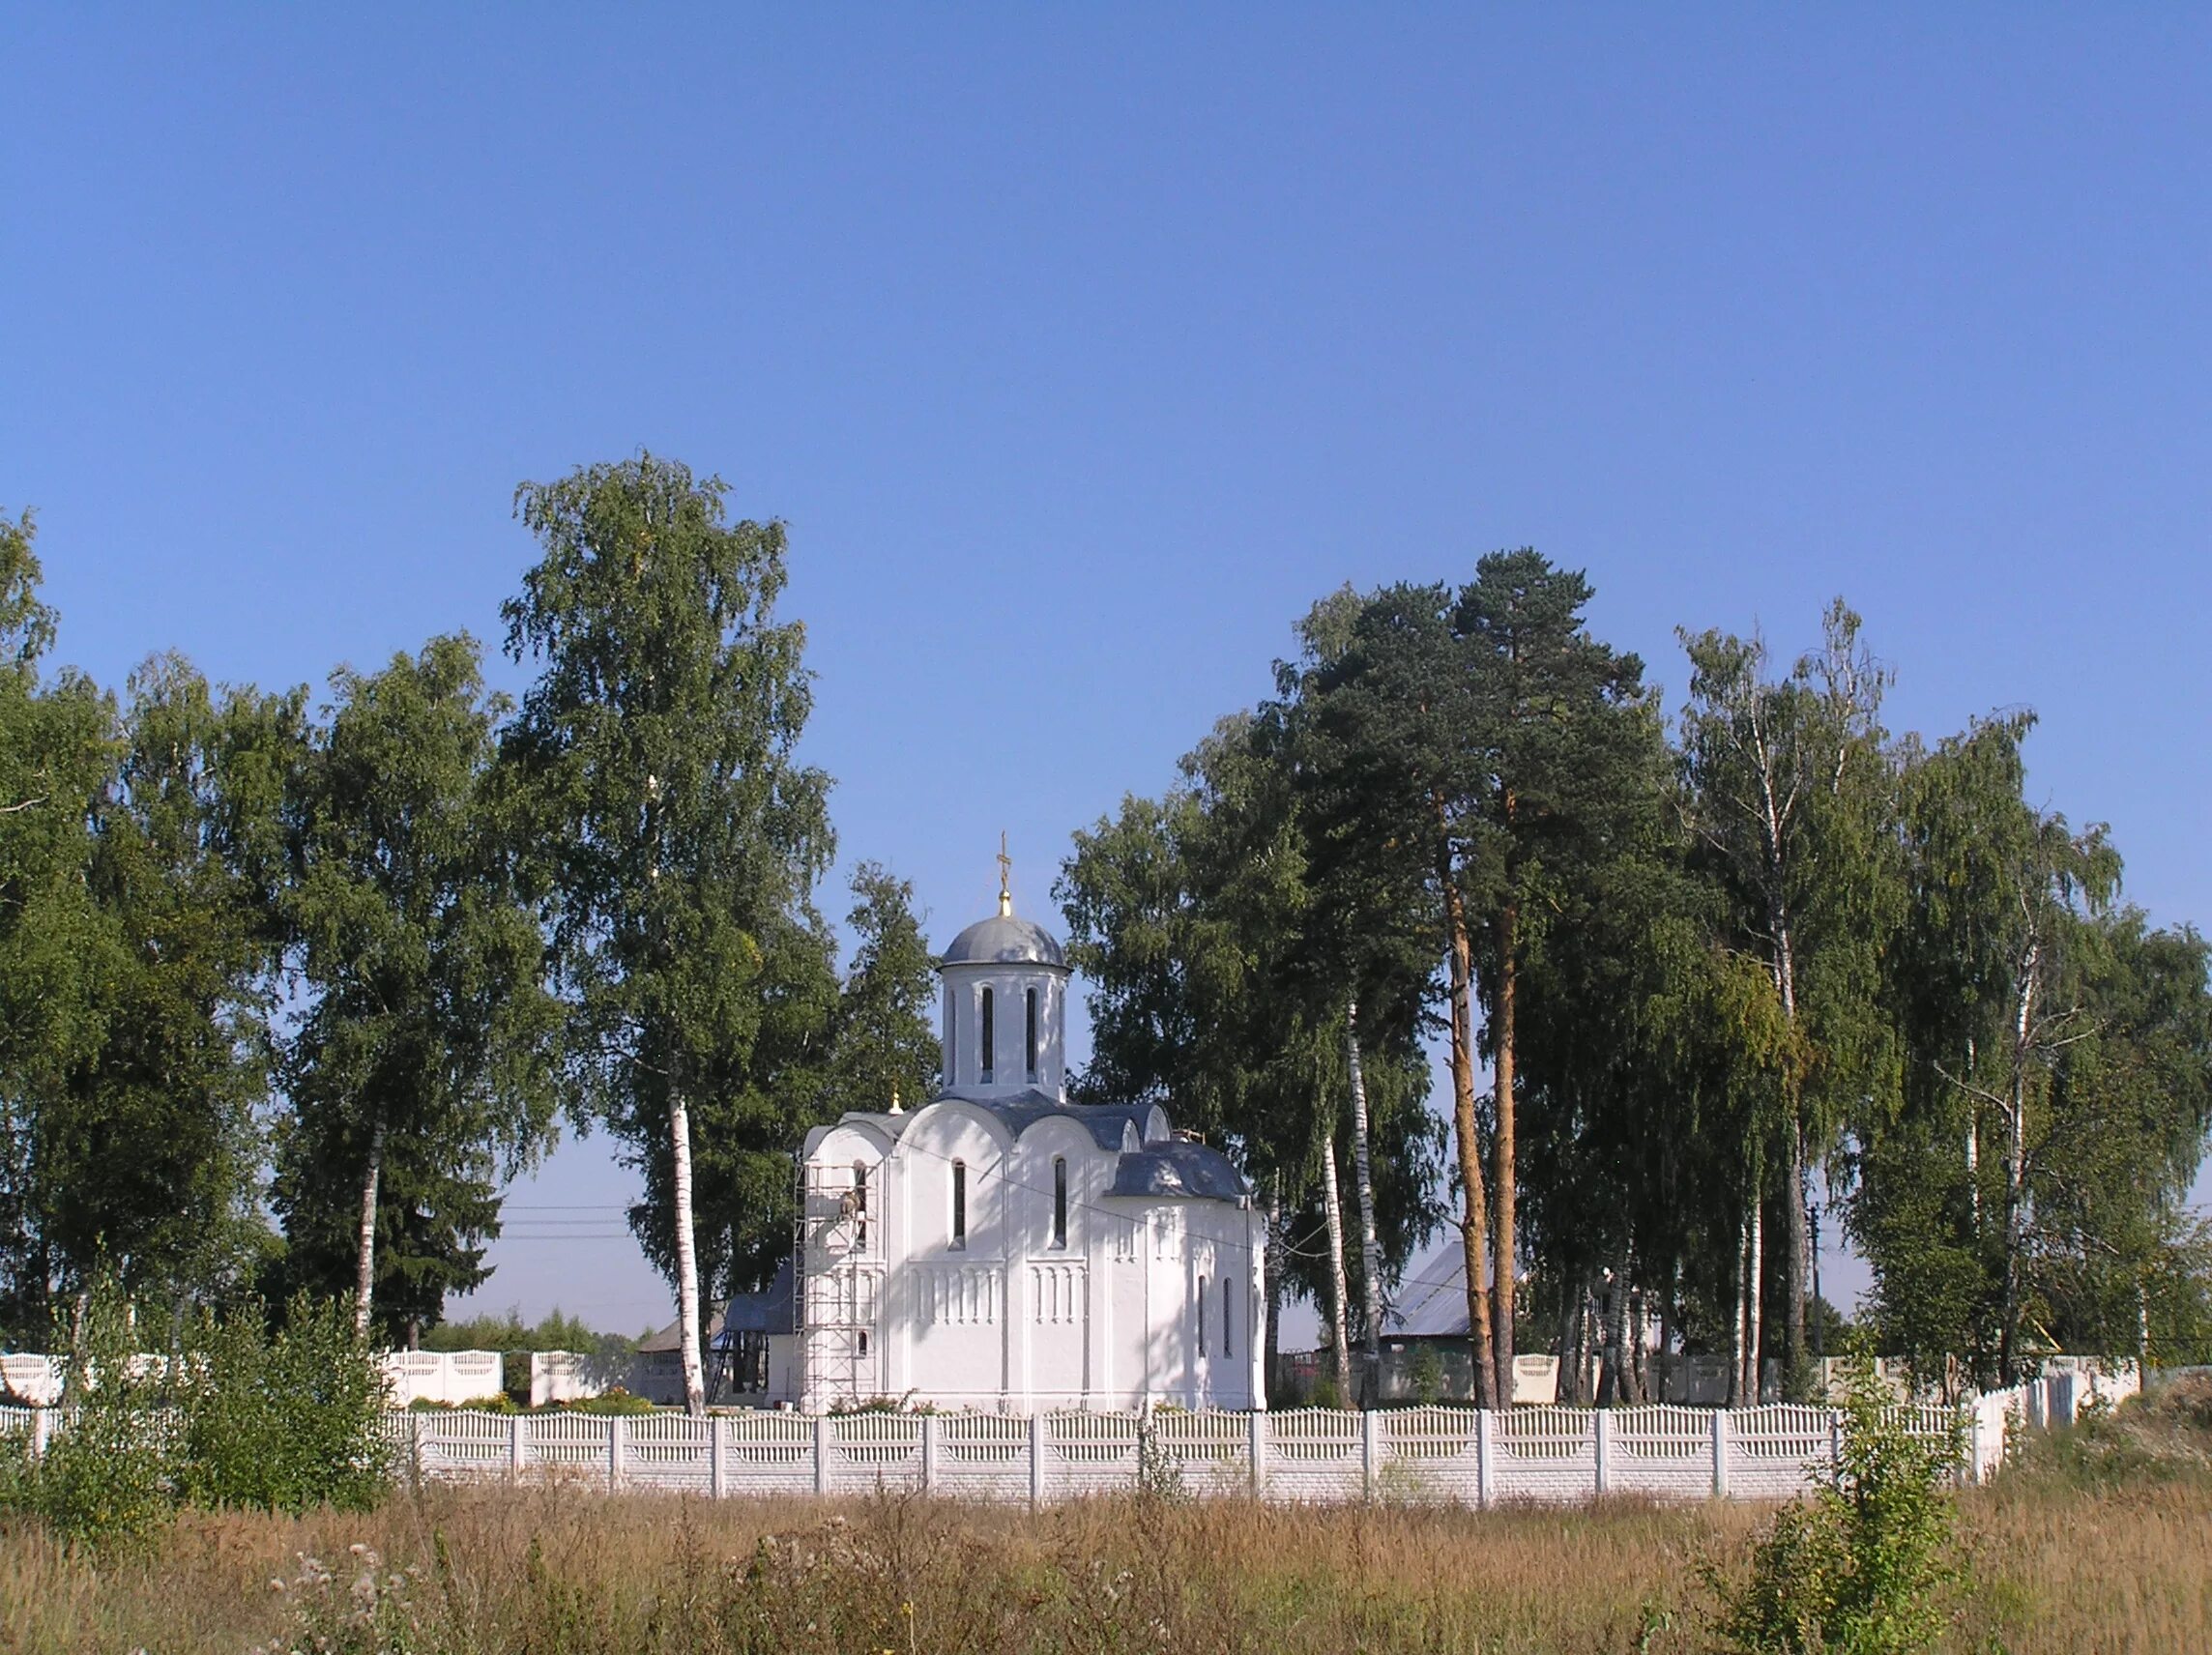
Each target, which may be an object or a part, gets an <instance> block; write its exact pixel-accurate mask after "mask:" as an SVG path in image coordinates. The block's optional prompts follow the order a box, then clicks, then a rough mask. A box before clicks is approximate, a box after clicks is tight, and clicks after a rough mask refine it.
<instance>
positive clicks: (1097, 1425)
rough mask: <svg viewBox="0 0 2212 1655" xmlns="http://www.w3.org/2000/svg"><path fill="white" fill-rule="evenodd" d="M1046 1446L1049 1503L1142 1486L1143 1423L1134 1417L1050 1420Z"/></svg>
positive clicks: (1099, 1415)
mask: <svg viewBox="0 0 2212 1655" xmlns="http://www.w3.org/2000/svg"><path fill="white" fill-rule="evenodd" d="M1044 1440H1045V1466H1044V1493H1045V1495H1047V1497H1051V1498H1065V1497H1067V1496H1069V1495H1101V1494H1111V1493H1119V1492H1121V1491H1124V1490H1128V1489H1133V1488H1136V1487H1137V1486H1138V1479H1139V1477H1140V1474H1141V1473H1142V1471H1143V1469H1144V1458H1143V1451H1144V1421H1142V1420H1141V1419H1139V1418H1138V1417H1137V1416H1136V1415H1135V1414H1133V1413H1052V1414H1047V1415H1046V1416H1045V1421H1044ZM1025 1493H1026V1490H1025Z"/></svg>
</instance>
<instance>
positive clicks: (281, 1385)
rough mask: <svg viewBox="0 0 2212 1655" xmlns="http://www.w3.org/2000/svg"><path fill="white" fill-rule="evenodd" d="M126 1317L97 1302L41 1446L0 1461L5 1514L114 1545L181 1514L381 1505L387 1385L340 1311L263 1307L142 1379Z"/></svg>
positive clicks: (200, 1336)
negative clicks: (276, 1312) (281, 1312)
mask: <svg viewBox="0 0 2212 1655" xmlns="http://www.w3.org/2000/svg"><path fill="white" fill-rule="evenodd" d="M133 1342H134V1341H133V1339H132V1336H131V1324H130V1319H129V1316H128V1314H127V1309H126V1307H125V1306H124V1305H123V1303H122V1302H121V1300H120V1299H119V1298H116V1297H115V1296H114V1295H112V1294H109V1293H107V1292H100V1293H97V1294H95V1295H94V1297H93V1299H92V1301H91V1303H90V1305H89V1307H88V1311H87V1314H86V1316H85V1318H84V1321H83V1324H82V1329H81V1332H80V1335H79V1338H78V1341H77V1346H76V1350H77V1355H76V1356H75V1357H74V1358H73V1360H72V1362H71V1364H70V1374H69V1380H68V1384H67V1388H66V1389H65V1391H64V1393H63V1399H62V1401H63V1406H62V1408H60V1409H58V1410H56V1411H55V1413H54V1414H52V1415H50V1416H49V1420H50V1424H49V1426H48V1432H47V1439H46V1442H45V1447H44V1452H43V1453H39V1454H34V1453H33V1451H32V1445H31V1442H30V1440H29V1439H28V1437H14V1438H12V1439H11V1440H10V1441H9V1443H8V1444H7V1445H6V1449H7V1451H6V1453H5V1455H4V1456H0V1515H11V1516H25V1515H27V1516H30V1517H33V1518H35V1519H37V1520H38V1521H40V1522H42V1523H44V1524H45V1525H46V1526H47V1527H49V1528H51V1529H52V1530H53V1531H54V1532H56V1533H58V1534H60V1535H62V1536H64V1537H65V1538H67V1539H69V1540H72V1541H75V1542H81V1543H84V1544H88V1545H92V1546H96V1547H101V1548H114V1547H118V1546H125V1545H129V1544H131V1542H134V1541H137V1540H140V1539H143V1538H144V1537H146V1536H147V1535H148V1534H149V1533H151V1532H152V1531H153V1530H155V1529H157V1528H159V1527H160V1525H161V1524H163V1523H164V1522H165V1521H166V1520H167V1519H168V1518H169V1516H170V1515H171V1514H172V1513H174V1512H175V1511H176V1510H177V1509H178V1508H179V1507H180V1506H185V1505H193V1506H201V1507H208V1508H221V1509H239V1508H245V1509H252V1510H261V1511H285V1512H299V1511H306V1510H308V1509H310V1508H312V1507H317V1506H335V1507H338V1508H340V1509H343V1510H348V1511H366V1510H369V1509H371V1508H372V1507H373V1506H374V1505H375V1504H376V1502H377V1501H378V1499H379V1498H381V1497H382V1495H383V1494H384V1491H385V1489H386V1488H387V1487H388V1486H389V1484H390V1481H391V1472H392V1455H391V1451H390V1449H389V1447H388V1446H387V1445H386V1442H385V1437H384V1430H383V1412H384V1405H385V1393H384V1380H383V1376H382V1375H381V1374H380V1373H379V1371H378V1369H377V1366H376V1362H375V1359H374V1357H373V1356H372V1355H371V1354H370V1352H369V1351H368V1350H366V1349H365V1348H364V1346H363V1345H362V1344H361V1342H360V1341H359V1340H358V1339H357V1338H356V1337H355V1335H354V1331H353V1321H352V1318H351V1316H350V1315H349V1314H347V1309H346V1307H345V1306H344V1305H343V1304H342V1303H340V1304H315V1303H312V1302H309V1301H307V1300H306V1299H300V1300H295V1301H294V1302H293V1304H292V1305H291V1306H290V1307H289V1309H288V1312H287V1314H286V1316H285V1317H284V1319H283V1321H281V1323H279V1324H277V1325H276V1326H275V1327H272V1325H271V1322H270V1320H269V1318H268V1317H267V1315H266V1314H265V1313H264V1312H263V1310H262V1308H261V1307H260V1306H258V1305H250V1306H247V1308H245V1309H243V1310H241V1311H239V1312H237V1313H235V1314H234V1315H232V1316H230V1317H228V1318H226V1319H223V1320H219V1321H218V1320H214V1319H209V1320H207V1321H202V1322H200V1323H198V1324H196V1325H194V1326H191V1327H189V1328H187V1329H183V1330H181V1336H180V1338H179V1339H178V1340H177V1342H176V1345H175V1348H174V1349H173V1350H172V1351H171V1354H170V1356H169V1357H168V1359H166V1360H163V1361H160V1362H159V1363H157V1364H155V1365H154V1371H151V1372H145V1373H133V1372H132V1361H131V1355H132V1351H131V1346H132V1344H133Z"/></svg>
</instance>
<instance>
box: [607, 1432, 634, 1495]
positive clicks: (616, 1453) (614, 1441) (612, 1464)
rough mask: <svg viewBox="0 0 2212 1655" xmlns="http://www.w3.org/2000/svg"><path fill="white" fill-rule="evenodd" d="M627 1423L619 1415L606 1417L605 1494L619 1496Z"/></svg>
mask: <svg viewBox="0 0 2212 1655" xmlns="http://www.w3.org/2000/svg"><path fill="white" fill-rule="evenodd" d="M628 1434H629V1421H628V1420H626V1419H625V1418H623V1416H622V1415H621V1414H619V1413H610V1414H608V1415H607V1493H609V1494H610V1495H613V1494H620V1493H621V1492H622V1483H623V1445H624V1442H625V1439H626V1437H628Z"/></svg>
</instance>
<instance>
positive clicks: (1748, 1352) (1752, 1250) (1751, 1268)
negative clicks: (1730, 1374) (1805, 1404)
mask: <svg viewBox="0 0 2212 1655" xmlns="http://www.w3.org/2000/svg"><path fill="white" fill-rule="evenodd" d="M1744 1276H1745V1281H1744V1326H1743V1390H1744V1395H1745V1396H1746V1397H1747V1398H1748V1399H1749V1401H1748V1402H1747V1403H1746V1405H1745V1406H1747V1407H1750V1408H1757V1407H1758V1406H1759V1402H1760V1396H1759V1390H1760V1384H1759V1381H1760V1372H1759V1370H1760V1367H1761V1356H1763V1355H1764V1353H1765V1343H1766V1306H1765V1277H1766V1209H1765V1203H1763V1202H1761V1201H1760V1200H1759V1199H1758V1198H1757V1197H1756V1196H1755V1197H1754V1198H1753V1200H1752V1204H1751V1243H1750V1246H1749V1248H1748V1249H1747V1250H1746V1252H1745V1255H1744Z"/></svg>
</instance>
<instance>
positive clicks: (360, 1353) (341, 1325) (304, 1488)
mask: <svg viewBox="0 0 2212 1655" xmlns="http://www.w3.org/2000/svg"><path fill="white" fill-rule="evenodd" d="M190 1358H191V1359H190V1362H189V1370H190V1379H189V1386H188V1389H187V1392H186V1398H185V1425H184V1434H183V1442H182V1444H181V1446H182V1449H183V1457H182V1464H181V1466H180V1467H179V1482H180V1493H181V1494H182V1495H184V1497H185V1498H187V1499H189V1500H190V1501H191V1502H192V1503H193V1504H196V1505H207V1506H249V1507H254V1508H257V1509H261V1510H269V1511H294V1512H296V1511H305V1510H306V1509H307V1508H309V1507H311V1506H318V1505H332V1506H336V1507H339V1508H341V1509H343V1510H348V1511H365V1510H367V1509H368V1508H369V1507H370V1506H372V1505H374V1504H375V1503H376V1500H377V1498H378V1497H379V1496H380V1495H382V1494H383V1492H384V1490H385V1488H386V1486H387V1485H388V1483H389V1482H390V1480H391V1471H392V1455H391V1450H390V1448H389V1447H388V1446H387V1444H386V1442H385V1439H384V1433H383V1414H384V1402H385V1389H384V1378H383V1375H382V1374H381V1373H380V1372H379V1371H378V1369H377V1366H376V1361H375V1358H374V1356H373V1355H372V1354H371V1353H370V1351H369V1350H367V1348H366V1347H365V1346H364V1344H363V1343H362V1342H361V1340H360V1339H359V1337H358V1336H357V1335H356V1334H355V1332H354V1327H353V1319H352V1317H351V1316H350V1315H349V1314H348V1313H347V1310H346V1306H345V1305H344V1304H343V1303H342V1302H322V1303H316V1302H313V1301H310V1300H308V1299H306V1298H305V1297H302V1298H297V1299H294V1300H293V1301H292V1304H291V1305H290V1307H289V1309H288V1311H287V1313H286V1316H285V1319H284V1322H283V1324H282V1325H281V1326H280V1327H278V1328H277V1330H276V1331H275V1332H274V1333H272V1332H271V1331H270V1329H269V1325H268V1321H267V1319H266V1317H265V1316H264V1314H263V1313H262V1311H261V1308H260V1307H259V1306H258V1305H254V1306H248V1307H247V1309H245V1310H243V1311H240V1312H238V1313H236V1314H234V1315H232V1316H229V1317H226V1318H224V1319H223V1320H221V1321H208V1322H206V1323H203V1324H202V1326H201V1327H200V1329H199V1330H198V1334H197V1336H196V1338H195V1339H194V1341H193V1342H192V1349H191V1352H190Z"/></svg>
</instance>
